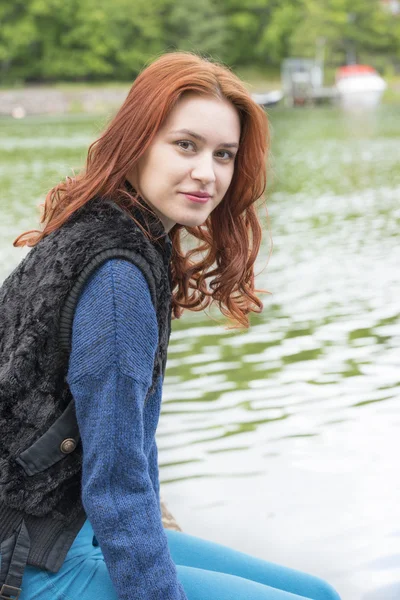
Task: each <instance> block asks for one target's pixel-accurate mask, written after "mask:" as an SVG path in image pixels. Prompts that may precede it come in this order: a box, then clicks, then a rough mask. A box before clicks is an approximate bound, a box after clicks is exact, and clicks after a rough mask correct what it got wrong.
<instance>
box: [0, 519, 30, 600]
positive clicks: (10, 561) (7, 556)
mask: <svg viewBox="0 0 400 600" xmlns="http://www.w3.org/2000/svg"><path fill="white" fill-rule="evenodd" d="M30 547H31V540H30V537H29V533H28V530H27V528H26V525H25V521H22V522H21V525H20V526H19V528H18V529H17V531H16V533H14V534H13V535H12V536H10V537H9V538H8V539H6V540H4V542H2V544H1V546H0V558H1V567H0V585H1V588H0V598H1V599H5V600H17V599H18V598H19V595H20V593H21V585H22V577H23V575H24V570H25V567H26V563H27V560H28V555H29V550H30Z"/></svg>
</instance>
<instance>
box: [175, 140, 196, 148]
mask: <svg viewBox="0 0 400 600" xmlns="http://www.w3.org/2000/svg"><path fill="white" fill-rule="evenodd" d="M176 143H177V145H178V146H179V147H180V148H182V150H189V149H190V148H189V146H191V148H194V143H193V142H189V141H188V140H179V141H178V142H176Z"/></svg>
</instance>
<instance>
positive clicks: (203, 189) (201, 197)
mask: <svg viewBox="0 0 400 600" xmlns="http://www.w3.org/2000/svg"><path fill="white" fill-rule="evenodd" d="M239 138H240V121H239V115H238V112H237V110H236V108H235V107H234V106H233V104H231V103H230V102H228V101H227V100H225V99H223V100H220V99H217V98H214V97H212V96H201V95H197V94H193V93H190V94H187V95H185V96H183V97H182V98H181V99H180V100H179V101H178V102H177V104H176V105H175V107H174V109H173V110H172V112H171V113H170V115H169V117H168V119H167V120H166V121H165V123H164V125H163V126H162V128H161V129H160V130H159V131H158V133H157V135H156V136H155V138H154V140H153V142H152V143H151V145H150V146H149V148H148V149H147V150H146V152H145V154H144V155H143V156H142V157H141V158H140V160H139V161H138V163H137V164H136V165H135V168H134V169H132V171H130V172H129V173H128V174H127V179H128V180H129V182H130V183H131V184H132V186H133V187H134V188H135V189H136V191H137V192H138V193H139V194H140V195H141V196H142V197H143V198H144V200H145V201H146V202H147V203H148V204H149V205H150V206H152V208H153V209H154V212H155V213H156V214H157V215H158V217H159V218H160V220H161V222H162V223H163V225H164V227H165V230H166V231H167V232H168V231H169V230H170V229H171V227H173V226H174V225H175V223H179V224H181V225H187V226H189V227H194V226H196V225H201V224H202V223H204V221H205V220H206V219H207V217H208V215H209V214H210V213H211V212H212V211H213V210H214V208H215V207H216V206H217V205H218V204H219V203H220V202H221V200H222V199H223V197H224V196H225V193H226V191H227V189H228V187H229V184H230V182H231V180H232V176H233V171H234V167H235V155H236V152H237V150H238V147H239Z"/></svg>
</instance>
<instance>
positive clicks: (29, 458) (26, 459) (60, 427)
mask: <svg viewBox="0 0 400 600" xmlns="http://www.w3.org/2000/svg"><path fill="white" fill-rule="evenodd" d="M63 440H64V441H67V440H71V441H72V442H74V443H75V447H76V445H77V444H78V442H79V440H80V434H79V427H78V423H77V421H76V415H75V402H74V400H71V402H70V403H69V404H68V406H67V408H66V409H65V410H64V412H63V413H62V414H61V415H60V416H59V417H58V419H57V421H55V423H53V425H51V426H50V427H49V429H48V430H47V431H45V433H44V434H43V435H42V436H41V437H40V438H39V439H38V440H36V442H34V443H33V444H32V445H31V446H29V448H27V449H26V450H24V451H23V452H21V454H20V455H19V456H18V457H17V458H16V462H17V463H18V464H20V465H21V467H22V468H23V469H24V471H25V473H26V474H27V475H29V476H32V475H36V474H37V473H41V472H42V471H44V470H45V469H48V468H49V467H51V466H53V465H54V464H56V463H57V462H58V461H60V460H62V459H63V458H65V456H66V454H68V452H67V453H66V452H65V451H63V450H62V448H61V446H62V442H63Z"/></svg>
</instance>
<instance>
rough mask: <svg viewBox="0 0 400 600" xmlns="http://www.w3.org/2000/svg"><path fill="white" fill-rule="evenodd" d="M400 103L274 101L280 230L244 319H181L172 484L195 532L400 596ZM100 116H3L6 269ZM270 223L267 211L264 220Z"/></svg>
mask: <svg viewBox="0 0 400 600" xmlns="http://www.w3.org/2000/svg"><path fill="white" fill-rule="evenodd" d="M399 117H400V107H388V106H384V107H381V109H380V110H379V111H378V112H377V113H374V114H365V115H352V116H349V115H345V114H343V113H341V112H339V111H338V110H336V109H330V108H326V109H314V110H313V109H298V110H292V111H290V110H283V109H279V110H271V111H270V121H271V127H272V156H271V172H272V175H273V183H272V184H271V186H270V191H269V198H268V210H269V219H270V229H271V233H272V238H273V245H274V249H273V253H272V256H271V258H270V260H269V262H268V265H267V259H268V253H269V247H268V235H266V236H265V243H264V245H263V248H262V251H261V252H260V256H259V260H258V264H257V272H258V273H259V274H258V276H257V284H258V286H259V287H261V288H266V289H268V290H269V291H270V292H271V295H264V296H263V300H264V306H265V308H264V311H263V313H262V314H261V315H255V316H253V317H252V327H251V328H250V329H249V330H248V331H239V332H238V331H232V330H230V331H229V330H226V329H224V327H223V326H222V325H218V324H217V323H215V322H214V321H212V320H210V319H208V318H206V317H204V316H202V315H196V314H185V315H184V317H183V318H182V319H181V320H180V321H175V322H174V323H173V333H172V338H171V345H170V351H169V361H168V367H167V376H166V381H165V389H164V400H163V414H162V417H161V421H160V426H159V431H158V444H159V454H160V469H161V481H162V485H163V492H164V496H165V498H166V499H167V501H168V504H169V508H170V509H171V510H172V512H173V513H174V515H175V517H176V518H177V520H178V521H179V522H180V524H181V526H182V527H183V529H184V530H185V531H187V532H188V533H192V534H193V535H198V536H200V537H205V538H208V539H211V540H214V541H216V542H220V543H223V544H227V545H230V546H232V547H235V548H237V549H239V550H242V551H244V552H248V553H251V554H254V555H257V556H259V557H261V558H264V559H267V560H270V561H274V562H278V563H282V564H286V565H288V566H291V567H294V568H298V569H302V570H305V571H309V572H312V573H314V574H316V575H320V576H322V577H324V578H326V579H327V580H329V581H330V582H331V583H332V584H333V585H334V586H335V587H336V588H337V590H338V591H339V593H340V594H341V595H342V597H343V600H394V599H395V598H396V599H398V598H399V597H400V502H399V493H400V479H399V474H398V456H399V450H400V441H399V425H400V404H399V400H400V370H399V361H400V301H399V298H400V269H399V267H400V228H399V223H400V143H399V134H400V118H399ZM103 124H104V119H99V118H95V117H87V116H73V117H57V118H55V117H53V118H47V117H46V118H29V119H25V120H22V121H12V120H2V121H1V122H0V128H1V132H2V135H1V141H0V153H1V163H0V168H1V171H0V182H1V188H0V203H1V222H0V236H1V241H0V280H1V279H3V278H4V277H5V276H6V275H7V274H8V273H9V272H10V271H11V269H12V268H13V267H14V266H15V265H16V264H17V263H18V261H19V260H20V259H21V257H22V256H23V255H24V254H25V252H26V251H25V250H24V249H14V248H13V247H12V245H11V243H12V240H13V239H14V238H15V237H16V235H17V234H18V233H20V232H21V231H23V230H26V229H28V228H32V227H35V226H36V224H37V212H36V206H37V205H38V204H39V203H40V202H42V201H43V199H44V196H45V193H46V192H47V190H48V189H49V188H50V187H51V186H52V185H53V184H54V183H56V182H57V181H58V180H59V179H60V178H63V177H64V176H65V175H66V174H70V173H71V168H75V169H79V166H80V165H81V164H82V163H83V160H84V157H85V155H86V149H87V146H88V145H89V143H90V142H91V141H92V140H93V139H94V138H95V137H96V136H97V133H98V132H99V131H100V130H101V128H102V126H103ZM264 222H266V220H265V219H264Z"/></svg>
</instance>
